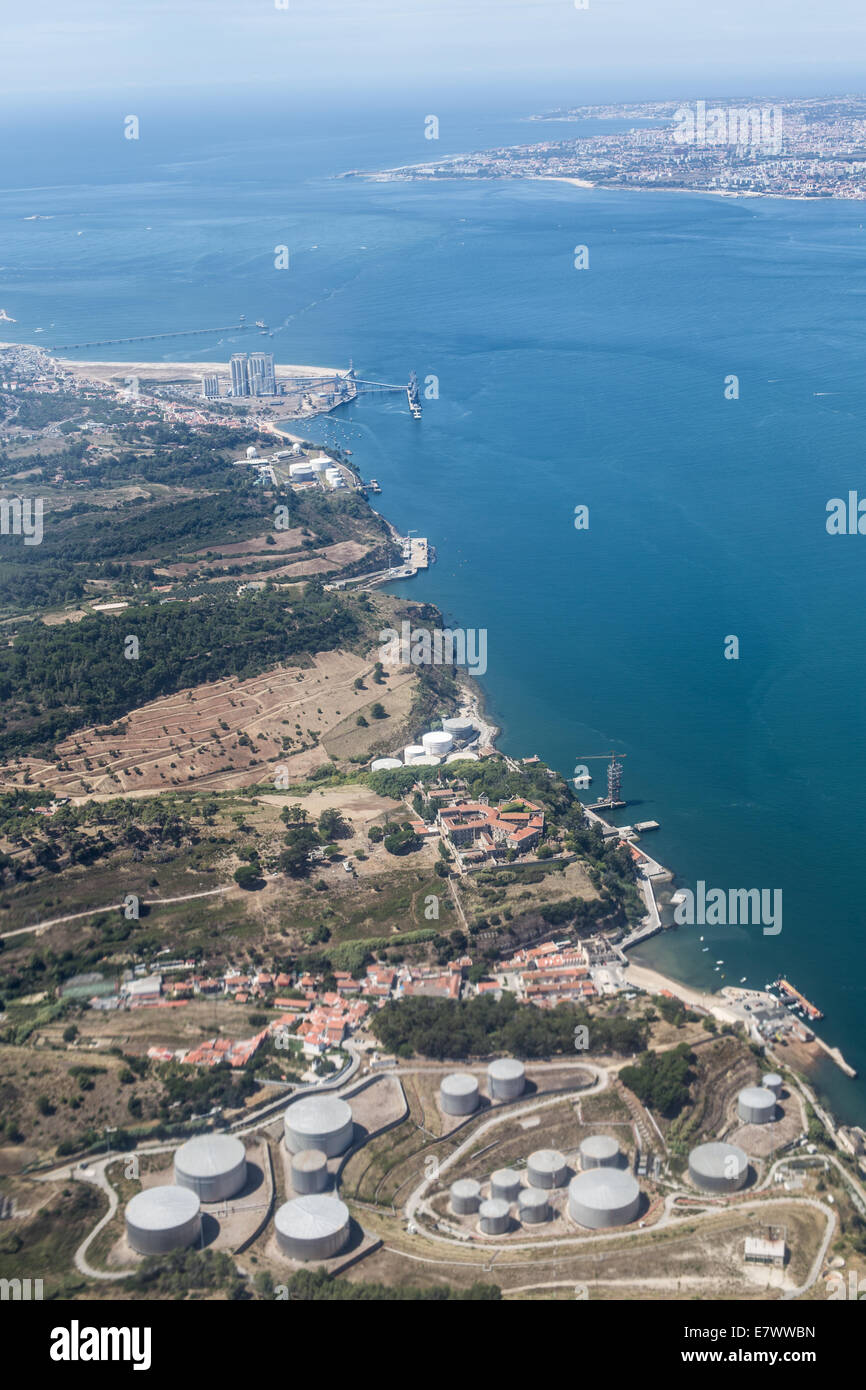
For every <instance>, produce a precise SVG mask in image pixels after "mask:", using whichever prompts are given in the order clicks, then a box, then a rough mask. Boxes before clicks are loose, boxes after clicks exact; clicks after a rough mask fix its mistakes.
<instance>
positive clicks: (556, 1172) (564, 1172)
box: [526, 1149, 568, 1188]
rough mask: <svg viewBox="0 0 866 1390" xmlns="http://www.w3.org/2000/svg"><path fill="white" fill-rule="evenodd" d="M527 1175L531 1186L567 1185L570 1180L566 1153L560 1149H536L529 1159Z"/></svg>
mask: <svg viewBox="0 0 866 1390" xmlns="http://www.w3.org/2000/svg"><path fill="white" fill-rule="evenodd" d="M526 1176H527V1181H528V1183H529V1186H530V1187H542V1188H551V1187H565V1184H566V1182H567V1181H568V1164H567V1163H566V1161H565V1155H564V1154H561V1153H560V1152H559V1150H558V1149H536V1151H535V1153H531V1154H530V1155H529V1158H528V1159H527V1162H526Z"/></svg>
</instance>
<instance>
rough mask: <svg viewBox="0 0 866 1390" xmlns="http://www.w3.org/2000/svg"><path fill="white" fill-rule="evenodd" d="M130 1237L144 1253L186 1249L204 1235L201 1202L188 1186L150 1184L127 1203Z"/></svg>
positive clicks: (128, 1235) (127, 1223)
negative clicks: (153, 1185) (157, 1185)
mask: <svg viewBox="0 0 866 1390" xmlns="http://www.w3.org/2000/svg"><path fill="white" fill-rule="evenodd" d="M125 1216H126V1238H127V1240H128V1241H129V1244H130V1245H131V1247H132V1249H133V1250H137V1251H138V1253H139V1254H140V1255H167V1254H168V1253H169V1251H171V1250H185V1249H187V1247H188V1246H190V1245H194V1244H195V1243H196V1241H197V1240H198V1239H199V1237H200V1235H201V1203H200V1201H199V1199H198V1197H197V1196H196V1194H195V1193H194V1192H191V1191H190V1189H189V1188H188V1187H177V1186H174V1185H170V1186H165V1187H146V1188H145V1189H144V1190H143V1191H142V1192H137V1193H136V1195H135V1196H134V1197H133V1198H132V1200H131V1201H129V1202H128V1203H127V1206H126V1213H125Z"/></svg>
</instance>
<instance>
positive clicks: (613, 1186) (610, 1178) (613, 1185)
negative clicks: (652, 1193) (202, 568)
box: [568, 1168, 640, 1231]
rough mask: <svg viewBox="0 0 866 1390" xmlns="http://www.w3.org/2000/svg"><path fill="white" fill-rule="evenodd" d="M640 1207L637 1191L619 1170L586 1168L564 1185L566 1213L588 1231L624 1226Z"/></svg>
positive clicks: (631, 1219) (630, 1176)
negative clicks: (566, 1185)
mask: <svg viewBox="0 0 866 1390" xmlns="http://www.w3.org/2000/svg"><path fill="white" fill-rule="evenodd" d="M639 1207H640V1188H639V1187H638V1185H637V1183H636V1182H635V1179H634V1178H633V1177H632V1175H631V1173H626V1172H624V1171H623V1170H622V1169H621V1168H590V1169H588V1170H587V1172H585V1173H578V1175H577V1177H575V1178H572V1180H571V1182H570V1183H569V1185H568V1214H569V1216H570V1217H571V1219H572V1220H573V1221H576V1222H577V1224H578V1225H579V1226H585V1227H586V1228H587V1229H588V1230H591V1231H600V1230H604V1229H605V1228H606V1227H608V1226H625V1225H627V1224H628V1223H629V1222H630V1221H634V1218H635V1217H636V1216H637V1213H638V1209H639Z"/></svg>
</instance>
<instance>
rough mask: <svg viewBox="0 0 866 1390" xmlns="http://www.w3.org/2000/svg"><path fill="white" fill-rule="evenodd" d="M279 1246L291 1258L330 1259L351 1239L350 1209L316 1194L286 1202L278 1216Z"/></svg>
mask: <svg viewBox="0 0 866 1390" xmlns="http://www.w3.org/2000/svg"><path fill="white" fill-rule="evenodd" d="M274 1229H275V1231H276V1236H277V1245H278V1247H279V1249H280V1250H281V1251H282V1253H283V1254H284V1255H287V1256H288V1258H289V1259H290V1260H302V1261H305V1262H306V1261H308V1260H329V1259H331V1258H332V1256H334V1255H338V1254H339V1253H340V1251H341V1250H342V1249H343V1247H344V1245H345V1244H346V1242H347V1241H348V1239H349V1208H348V1207H347V1206H346V1204H345V1202H341V1201H340V1199H339V1197H332V1196H322V1195H321V1194H318V1193H313V1194H311V1195H308V1196H304V1197H294V1198H292V1200H291V1201H290V1202H284V1203H283V1205H282V1206H281V1207H280V1209H279V1211H278V1212H277V1214H276V1216H275V1217H274Z"/></svg>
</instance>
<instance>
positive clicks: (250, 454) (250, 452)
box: [247, 444, 259, 459]
mask: <svg viewBox="0 0 866 1390" xmlns="http://www.w3.org/2000/svg"><path fill="white" fill-rule="evenodd" d="M258 456H259V451H258V449H257V448H256V446H255V444H250V446H249V448H248V449H247V458H248V459H255V458H258Z"/></svg>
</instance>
